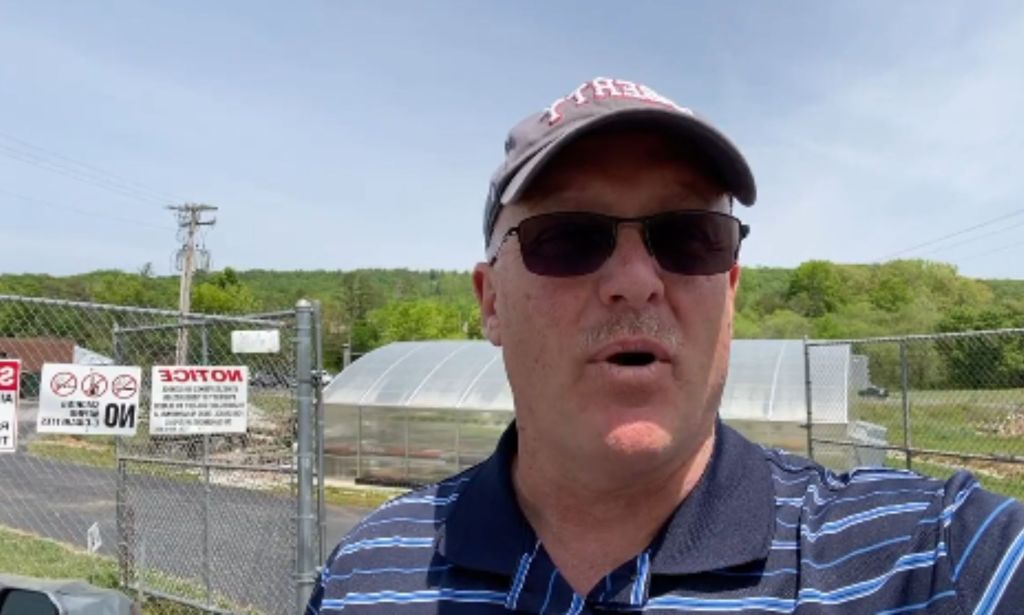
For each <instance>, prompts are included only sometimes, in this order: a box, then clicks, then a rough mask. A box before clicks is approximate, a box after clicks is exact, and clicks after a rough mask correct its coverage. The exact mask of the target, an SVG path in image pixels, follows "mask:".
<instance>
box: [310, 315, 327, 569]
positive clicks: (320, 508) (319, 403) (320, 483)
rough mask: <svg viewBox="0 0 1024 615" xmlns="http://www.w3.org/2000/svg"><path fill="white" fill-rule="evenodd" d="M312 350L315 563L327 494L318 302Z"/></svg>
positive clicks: (321, 555) (323, 549)
mask: <svg viewBox="0 0 1024 615" xmlns="http://www.w3.org/2000/svg"><path fill="white" fill-rule="evenodd" d="M313 333H314V336H313V351H314V352H315V353H316V354H315V356H316V373H317V379H316V386H315V387H314V389H313V390H314V392H316V425H315V427H314V429H315V430H316V481H317V482H316V498H317V502H316V503H317V508H316V512H317V518H318V519H319V520H320V522H319V527H318V528H317V546H318V548H319V552H318V556H317V558H316V561H317V563H318V564H319V563H322V562H324V561H326V560H327V545H326V544H325V541H326V540H327V499H326V498H327V494H326V482H325V480H326V478H327V476H326V474H324V381H323V373H324V337H323V336H324V320H323V312H322V311H321V310H320V302H319V301H316V302H314V303H313Z"/></svg>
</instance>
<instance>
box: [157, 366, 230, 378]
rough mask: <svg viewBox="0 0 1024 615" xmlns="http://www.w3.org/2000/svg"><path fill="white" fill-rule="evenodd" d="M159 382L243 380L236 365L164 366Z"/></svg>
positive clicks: (160, 372) (159, 372) (160, 371)
mask: <svg viewBox="0 0 1024 615" xmlns="http://www.w3.org/2000/svg"><path fill="white" fill-rule="evenodd" d="M157 373H158V374H159V376H160V382H245V379H244V378H243V377H242V370H241V369H239V368H237V367H165V368H163V369H161V370H159V371H158V372H157Z"/></svg>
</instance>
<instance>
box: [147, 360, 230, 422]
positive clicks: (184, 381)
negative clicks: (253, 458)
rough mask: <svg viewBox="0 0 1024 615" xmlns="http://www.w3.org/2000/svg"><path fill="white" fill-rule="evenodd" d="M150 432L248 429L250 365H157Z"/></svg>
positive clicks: (155, 368) (150, 415) (155, 367)
mask: <svg viewBox="0 0 1024 615" xmlns="http://www.w3.org/2000/svg"><path fill="white" fill-rule="evenodd" d="M152 393H153V394H152V400H153V401H152V404H151V406H150V414H149V433H151V434H153V435H155V436H158V435H174V434H215V433H245V431H246V429H247V428H248V421H249V406H248V402H249V368H248V367H246V366H244V365H242V366H224V365H219V366H212V365H166V366H161V365H157V366H154V367H153V392H152Z"/></svg>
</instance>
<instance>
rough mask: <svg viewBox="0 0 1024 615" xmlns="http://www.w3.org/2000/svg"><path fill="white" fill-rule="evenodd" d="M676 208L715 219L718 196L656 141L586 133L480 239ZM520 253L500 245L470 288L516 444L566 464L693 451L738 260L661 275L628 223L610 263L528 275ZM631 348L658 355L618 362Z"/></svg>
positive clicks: (722, 369) (655, 459)
mask: <svg viewBox="0 0 1024 615" xmlns="http://www.w3.org/2000/svg"><path fill="white" fill-rule="evenodd" d="M679 209H712V210H715V211H721V212H724V213H728V201H727V200H726V199H725V197H724V196H723V195H722V191H721V190H720V189H719V188H718V187H717V186H716V185H714V184H713V183H712V182H711V181H709V180H708V179H707V178H706V176H705V175H703V174H701V173H700V172H698V171H697V170H696V169H695V168H694V167H693V166H692V165H690V164H688V163H687V162H685V156H680V155H679V153H678V152H676V151H675V150H674V149H673V148H672V147H671V146H670V144H669V143H668V142H667V141H666V140H665V139H664V138H663V137H660V136H658V135H655V134H652V133H647V132H628V131H619V132H608V133H599V134H596V135H592V136H587V137H584V138H582V139H580V140H578V141H576V142H575V143H573V144H571V145H570V146H568V147H567V148H566V150H565V151H564V152H563V153H562V154H560V155H559V157H558V158H556V159H555V160H554V161H552V162H551V163H550V164H549V165H548V167H547V168H546V169H544V171H543V173H542V175H541V176H539V177H538V178H536V179H535V180H534V181H533V182H532V183H531V185H530V187H529V190H528V193H527V194H526V195H524V197H523V198H522V199H521V201H520V202H517V203H515V204H513V205H512V206H509V207H506V208H504V210H503V212H502V213H501V216H500V217H499V219H498V224H497V227H496V229H495V232H494V235H493V237H494V240H495V241H500V239H501V237H502V236H503V235H504V234H505V231H506V230H507V229H509V228H511V227H513V226H515V225H516V224H517V223H518V222H519V221H520V220H522V219H524V218H527V217H530V216H534V215H537V214H540V213H546V212H555V211H588V212H595V213H601V214H607V215H611V216H617V217H637V216H646V215H651V214H655V213H661V212H666V211H672V210H679ZM519 248H520V246H519V240H518V238H517V237H516V236H514V235H513V236H511V237H509V238H508V239H507V240H506V241H505V244H504V245H503V246H502V247H501V248H500V250H499V251H498V253H497V260H496V261H495V263H494V264H493V265H487V264H483V263H482V264H480V265H478V266H477V268H476V271H475V272H474V282H475V285H476V288H477V293H478V297H479V299H480V302H481V309H482V312H483V322H484V329H485V333H486V334H487V336H488V338H489V339H490V340H491V341H492V342H493V343H495V344H498V345H500V346H502V348H503V353H504V359H505V366H506V369H507V372H508V377H509V382H510V384H511V387H512V393H513V396H514V398H515V405H516V417H517V422H518V425H519V429H520V438H521V439H529V440H531V441H532V442H533V443H534V444H536V445H537V448H535V449H534V450H543V451H550V452H551V453H552V454H554V455H557V456H558V457H556V458H558V459H565V460H576V461H575V462H577V463H578V461H579V460H587V461H591V460H592V461H605V462H610V465H612V466H615V465H616V464H619V463H621V462H625V461H628V460H635V461H636V462H639V463H641V465H646V464H648V463H655V464H656V463H659V462H667V461H669V460H673V459H685V458H687V457H688V456H689V455H692V454H694V452H695V451H696V450H697V448H698V447H699V446H700V445H701V443H702V442H704V441H705V440H706V439H707V438H708V437H709V436H710V434H711V433H712V430H713V425H714V419H715V415H716V413H717V409H718V404H719V401H720V398H721V392H722V387H723V384H724V380H725V375H726V369H727V365H728V359H729V343H730V340H731V331H732V317H733V299H734V296H735V292H736V285H737V283H738V280H739V266H738V265H737V266H733V268H732V269H731V270H730V271H729V272H727V273H722V274H716V275H707V276H687V275H680V274H674V273H670V272H667V271H665V270H663V269H662V268H661V267H660V266H659V264H658V262H657V261H656V260H655V259H654V257H653V256H652V255H651V254H650V253H649V252H648V251H647V249H646V247H645V245H644V241H643V236H642V230H641V228H640V226H639V225H635V224H624V225H621V226H620V227H619V230H618V242H617V244H616V247H615V251H614V252H613V253H612V255H611V257H610V258H609V259H608V260H607V261H606V262H605V263H604V264H603V265H602V266H601V268H600V269H598V270H597V271H595V272H594V273H590V274H586V275H581V276H575V277H544V276H539V275H536V274H534V273H531V272H530V271H528V270H527V269H526V268H525V267H524V265H523V261H522V258H521V253H520V249H519ZM630 352H634V353H639V354H647V355H654V356H656V357H657V360H655V361H653V362H649V363H647V364H643V365H629V364H624V363H629V362H631V361H629V360H626V359H629V357H628V356H627V355H626V354H623V353H630ZM626 466H632V464H631V463H626V464H625V465H623V466H622V467H626ZM633 467H634V468H635V466H633Z"/></svg>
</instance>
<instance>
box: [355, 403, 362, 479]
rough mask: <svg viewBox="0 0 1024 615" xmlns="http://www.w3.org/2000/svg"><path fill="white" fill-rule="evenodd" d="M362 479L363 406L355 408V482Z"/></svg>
mask: <svg viewBox="0 0 1024 615" xmlns="http://www.w3.org/2000/svg"><path fill="white" fill-rule="evenodd" d="M362 477H363V406H362V405H359V406H356V481H358V480H359V479H361V478H362Z"/></svg>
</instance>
